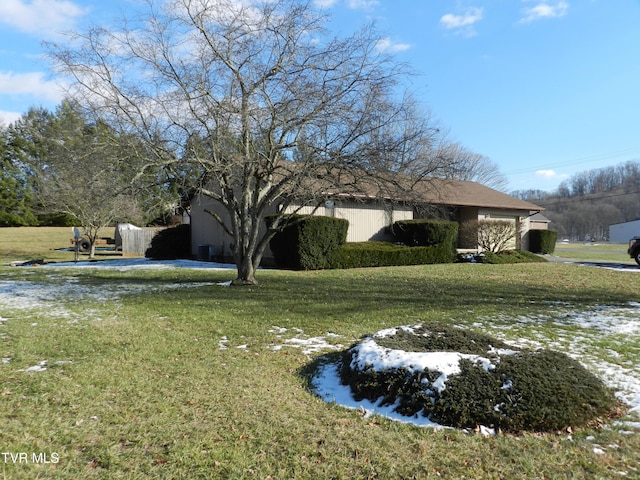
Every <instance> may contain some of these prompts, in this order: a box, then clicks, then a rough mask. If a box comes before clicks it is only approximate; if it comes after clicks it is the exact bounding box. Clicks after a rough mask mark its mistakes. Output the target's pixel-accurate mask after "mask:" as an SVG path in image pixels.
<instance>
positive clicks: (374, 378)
mask: <svg viewBox="0 0 640 480" xmlns="http://www.w3.org/2000/svg"><path fill="white" fill-rule="evenodd" d="M371 341H375V343H377V345H378V347H376V349H377V348H380V347H381V348H385V349H392V350H403V351H407V352H455V353H456V355H457V354H460V355H462V354H464V355H467V357H464V358H461V359H460V361H459V364H458V366H459V372H458V373H455V374H452V373H450V374H449V375H448V376H447V377H446V381H445V384H444V388H442V386H441V382H442V381H443V379H442V372H439V371H437V370H435V369H433V370H432V369H429V368H425V369H424V370H420V369H417V368H415V369H410V368H407V367H405V366H401V367H398V368H395V367H393V366H390V367H387V368H385V369H382V370H376V369H375V368H374V367H373V364H372V363H369V362H368V361H367V362H366V363H364V364H363V361H362V359H360V358H359V357H358V353H359V349H360V348H361V345H363V344H364V342H371ZM371 351H372V350H369V352H368V354H367V356H366V357H365V358H367V359H371V357H370V356H369V355H370V352H371ZM382 355H387V353H382V354H381V358H382ZM468 355H474V356H475V355H477V356H479V357H482V361H479V359H477V358H476V357H469V356H468ZM391 356H392V355H388V356H387V357H385V358H389V357H391ZM488 363H490V365H489V366H488V365H487V364H488ZM384 364H386V365H388V362H385V363H384ZM340 377H341V381H342V383H343V384H345V385H349V386H350V388H351V391H352V393H353V395H354V398H355V399H356V400H362V399H364V398H366V399H368V400H370V401H372V402H380V404H381V405H394V409H395V411H396V412H398V413H400V414H403V415H415V414H418V413H420V414H422V415H424V416H425V417H428V418H430V419H431V420H432V421H434V422H436V423H439V424H441V425H447V426H452V427H457V428H474V427H476V426H478V425H485V426H490V427H494V428H499V429H501V430H503V431H510V432H518V431H522V430H532V431H556V430H560V429H563V428H566V427H569V426H572V427H578V426H584V425H588V424H589V423H590V422H592V421H594V420H595V419H596V418H598V417H603V416H607V415H612V414H613V413H614V412H615V411H616V409H617V406H618V404H617V401H616V399H615V397H614V395H613V394H612V393H611V392H610V391H609V390H608V389H607V388H606V387H605V385H604V384H603V383H602V381H601V380H599V379H598V378H597V377H595V376H594V375H593V374H591V373H590V372H588V371H587V370H586V369H585V368H584V367H583V366H582V365H581V364H580V363H578V362H577V361H575V360H573V359H571V358H570V357H568V356H567V355H565V354H563V353H558V352H553V351H549V350H541V351H529V350H520V349H517V348H514V347H508V346H507V345H506V344H504V343H503V342H501V341H499V340H497V339H495V338H492V337H490V336H487V335H484V334H481V333H477V332H470V331H467V330H463V329H460V328H455V327H450V326H447V325H444V324H433V325H424V326H414V327H411V328H398V329H396V333H395V334H392V335H389V334H387V335H384V336H382V335H380V336H375V335H374V336H373V337H367V338H366V339H365V340H363V341H362V342H360V343H359V344H356V345H354V346H352V347H351V348H349V349H348V350H346V351H345V352H344V354H343V355H342V358H341V360H340ZM438 382H440V383H438Z"/></svg>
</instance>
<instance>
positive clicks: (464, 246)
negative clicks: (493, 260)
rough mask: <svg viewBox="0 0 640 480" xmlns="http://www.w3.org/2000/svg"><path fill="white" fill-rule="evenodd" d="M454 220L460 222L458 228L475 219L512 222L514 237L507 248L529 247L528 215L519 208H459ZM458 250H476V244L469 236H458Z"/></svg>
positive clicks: (461, 228) (529, 227)
mask: <svg viewBox="0 0 640 480" xmlns="http://www.w3.org/2000/svg"><path fill="white" fill-rule="evenodd" d="M456 217H457V218H456V220H457V221H458V222H459V223H460V230H461V231H462V230H463V229H464V225H465V223H468V222H471V221H475V220H489V221H491V220H495V221H507V222H512V223H513V226H514V228H515V229H516V238H514V239H513V241H512V242H511V245H509V248H511V249H515V248H518V249H524V250H526V249H528V248H529V230H530V229H531V223H530V221H529V217H528V216H525V215H523V212H522V211H521V210H499V209H487V208H476V207H463V208H459V209H458V211H457V212H456ZM458 248H459V250H477V249H478V245H477V244H476V243H475V242H473V241H472V240H471V239H470V238H465V236H464V235H461V236H460V239H459V241H458Z"/></svg>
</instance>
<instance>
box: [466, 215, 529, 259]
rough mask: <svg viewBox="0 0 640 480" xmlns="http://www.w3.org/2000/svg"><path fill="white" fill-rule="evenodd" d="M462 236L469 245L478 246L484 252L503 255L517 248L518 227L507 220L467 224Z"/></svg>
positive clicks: (475, 221) (477, 221)
mask: <svg viewBox="0 0 640 480" xmlns="http://www.w3.org/2000/svg"><path fill="white" fill-rule="evenodd" d="M460 234H461V237H462V240H463V241H464V242H465V243H466V244H467V245H477V246H478V247H479V248H480V249H481V250H482V251H487V252H492V253H502V252H504V251H505V250H509V249H513V248H515V240H516V226H515V225H514V223H513V222H509V221H506V220H474V221H469V222H465V223H464V224H463V225H462V226H461V232H460Z"/></svg>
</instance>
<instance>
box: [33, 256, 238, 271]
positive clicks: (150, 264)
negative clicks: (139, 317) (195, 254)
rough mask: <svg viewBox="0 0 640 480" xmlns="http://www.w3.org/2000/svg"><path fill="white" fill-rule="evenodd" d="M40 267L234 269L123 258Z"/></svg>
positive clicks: (209, 264)
mask: <svg viewBox="0 0 640 480" xmlns="http://www.w3.org/2000/svg"><path fill="white" fill-rule="evenodd" d="M42 267H48V268H99V269H107V270H117V271H120V272H124V271H127V270H135V269H153V270H167V269H172V268H190V269H196V270H229V269H235V268H236V266H235V265H233V264H229V263H216V262H203V261H199V260H154V259H151V258H123V259H119V260H100V261H95V262H86V261H85V262H56V263H47V264H45V265H43V266H42ZM42 267H39V268H42Z"/></svg>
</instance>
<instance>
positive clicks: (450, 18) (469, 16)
mask: <svg viewBox="0 0 640 480" xmlns="http://www.w3.org/2000/svg"><path fill="white" fill-rule="evenodd" d="M483 15H484V11H483V9H482V8H477V7H471V8H468V9H467V10H466V11H465V12H464V13H463V14H462V15H454V14H453V13H447V14H446V15H443V16H442V18H441V19H440V23H441V24H442V25H443V26H444V28H446V29H449V30H451V29H458V28H463V27H470V26H472V25H474V24H475V23H477V22H479V21H480V20H482V17H483Z"/></svg>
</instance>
